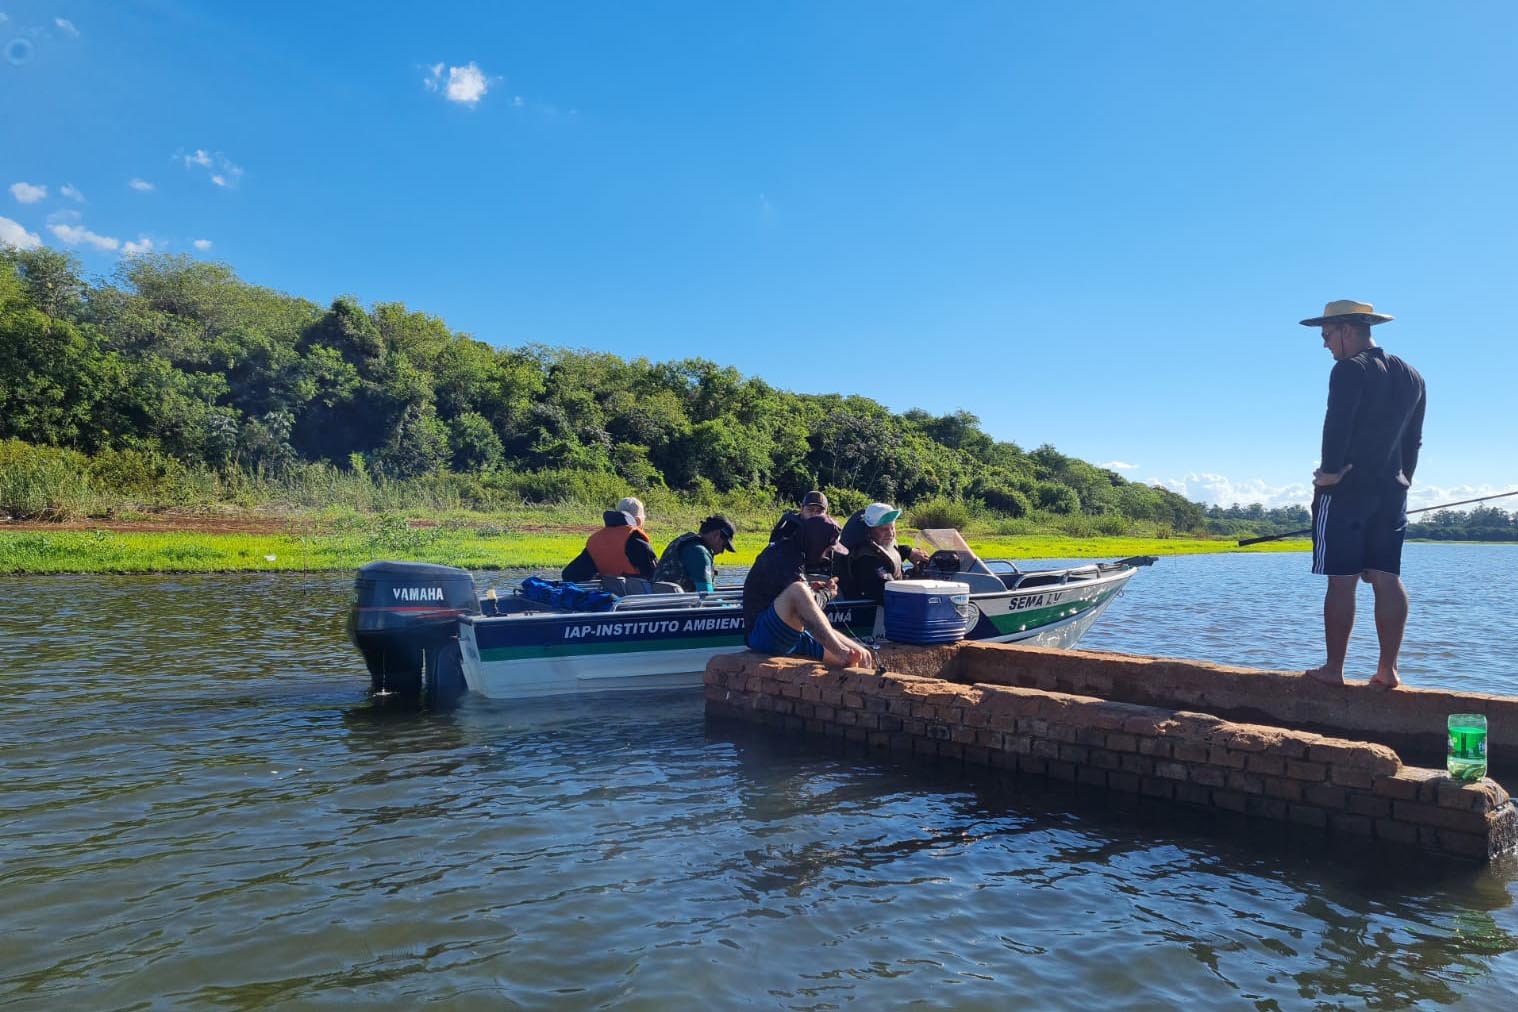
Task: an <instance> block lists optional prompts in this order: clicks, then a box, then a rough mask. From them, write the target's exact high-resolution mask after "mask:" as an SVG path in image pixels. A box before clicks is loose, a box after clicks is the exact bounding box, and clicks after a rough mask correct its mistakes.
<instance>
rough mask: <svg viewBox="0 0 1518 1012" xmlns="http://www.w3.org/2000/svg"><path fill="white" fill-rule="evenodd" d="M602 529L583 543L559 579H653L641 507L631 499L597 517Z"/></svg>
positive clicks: (650, 548) (654, 563) (653, 565)
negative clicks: (634, 577) (633, 577)
mask: <svg viewBox="0 0 1518 1012" xmlns="http://www.w3.org/2000/svg"><path fill="white" fill-rule="evenodd" d="M601 518H602V520H603V521H604V522H605V524H606V526H604V527H602V528H601V529H600V530H598V531H596V532H595V533H594V534H592V535H591V536H590V537H589V538H587V539H586V540H585V548H584V550H583V551H581V552H580V554H579V555H577V556H575V559H574V561H573V562H571V563H570V564H569V565H567V566H565V567H564V570H563V572H561V573H560V574H559V575H560V576H561V577H562V578H563V579H565V580H592V579H595V578H596V577H603V578H606V579H611V578H615V577H618V576H639V577H642V578H643V579H645V580H651V579H653V575H654V570H655V568H657V566H658V564H659V559H658V556H656V555H654V548H653V545H652V544H650V543H649V540H648V535H647V534H646V533H645V532H644V530H643V519H644V512H643V503H642V501H641V500H639V499H637V498H636V497H634V496H628V497H627V498H626V499H623V500H621V501H620V502H618V503H617V507H616V509H610V510H607V511H606V512H605V513H603V514H602V515H601Z"/></svg>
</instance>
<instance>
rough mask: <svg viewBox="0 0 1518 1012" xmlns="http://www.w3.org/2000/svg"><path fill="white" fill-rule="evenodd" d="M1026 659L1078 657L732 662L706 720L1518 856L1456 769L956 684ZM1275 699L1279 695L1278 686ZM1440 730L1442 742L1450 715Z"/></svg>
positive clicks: (1284, 732)
mask: <svg viewBox="0 0 1518 1012" xmlns="http://www.w3.org/2000/svg"><path fill="white" fill-rule="evenodd" d="M1027 653H1035V654H1060V655H1061V656H1062V657H1066V658H1068V657H1070V656H1071V654H1070V653H1069V652H1059V651H1028V650H1027V648H1022V647H1012V646H1001V645H994V644H954V645H950V646H941V647H899V646H898V647H888V648H887V649H886V650H885V651H884V654H883V659H884V660H885V662H886V664H887V666H888V668H889V669H890V670H888V671H887V672H886V673H884V674H879V675H877V674H874V673H872V672H869V671H865V670H863V669H858V668H852V669H846V670H842V671H839V670H830V669H828V668H825V667H823V666H822V665H820V664H815V663H813V662H810V661H804V660H797V659H790V658H769V657H764V656H762V655H759V654H753V653H740V654H729V655H724V656H719V657H716V658H714V659H713V660H712V661H711V662H710V663H709V664H708V665H707V669H706V707H707V713H708V715H710V716H714V717H722V718H729V719H736V720H741V721H746V722H750V723H758V724H763V725H767V726H770V727H775V728H779V729H783V730H787V731H792V732H798V733H807V734H814V735H823V736H828V737H833V738H841V739H845V740H847V741H852V742H857V743H859V744H861V745H865V746H869V747H873V748H879V749H884V750H890V751H892V752H897V753H909V754H913V755H921V756H930V757H934V758H937V759H947V760H959V761H963V762H968V763H974V764H976V765H980V766H986V767H991V768H998V769H1003V770H1009V771H1016V772H1018V773H1026V774H1035V775H1038V776H1043V777H1048V778H1050V779H1053V780H1063V781H1069V782H1072V783H1080V784H1089V785H1093V786H1096V787H1102V788H1106V789H1107V790H1111V791H1121V792H1125V793H1128V794H1133V795H1138V796H1141V797H1145V798H1153V799H1156V800H1157V801H1161V802H1170V803H1181V804H1188V805H1196V806H1202V807H1207V808H1213V809H1220V810H1226V811H1232V812H1240V813H1244V814H1246V815H1250V816H1256V817H1260V818H1266V819H1273V820H1278V821H1285V822H1293V823H1299V824H1302V825H1305V826H1311V827H1316V828H1318V829H1321V830H1325V831H1328V832H1332V833H1339V834H1351V835H1354V836H1358V837H1370V838H1374V839H1378V840H1384V841H1387V842H1389V843H1393V844H1400V845H1407V846H1412V847H1416V848H1420V849H1423V850H1428V851H1434V852H1437V853H1440V854H1445V855H1450V856H1454V857H1459V858H1465V859H1475V860H1487V859H1489V858H1492V857H1495V856H1497V855H1498V854H1501V853H1504V852H1507V851H1510V850H1513V849H1514V847H1515V846H1518V810H1515V808H1514V805H1513V802H1512V801H1511V800H1510V799H1509V797H1508V794H1507V792H1506V791H1505V790H1504V789H1503V788H1502V787H1501V785H1499V784H1498V783H1497V782H1496V781H1494V780H1491V779H1485V780H1481V781H1478V782H1476V783H1472V784H1464V783H1461V782H1459V781H1456V780H1451V779H1450V778H1449V777H1447V776H1445V775H1444V772H1443V770H1442V769H1422V768H1418V767H1414V766H1407V765H1404V764H1403V762H1402V760H1401V758H1400V757H1399V756H1398V754H1397V753H1396V752H1395V751H1393V750H1392V749H1391V748H1389V747H1388V746H1386V745H1383V744H1376V743H1373V742H1369V741H1363V740H1355V738H1353V737H1346V736H1334V735H1332V734H1325V733H1320V732H1319V731H1308V730H1301V729H1293V728H1290V727H1281V726H1273V725H1270V724H1261V723H1243V722H1238V721H1235V720H1228V719H1224V718H1223V717H1220V716H1215V715H1213V714H1209V713H1201V712H1195V711H1192V710H1188V709H1183V708H1177V707H1175V706H1167V705H1149V704H1146V703H1137V702H1126V701H1123V700H1117V699H1111V698H1102V697H1101V696H1100V695H1096V694H1079V693H1071V692H1064V691H1058V690H1055V689H1052V688H1036V687H1028V686H1023V685H1013V684H991V683H990V682H989V681H982V680H977V681H975V682H973V683H970V684H965V682H963V681H959V680H956V679H957V678H962V677H964V676H965V675H966V674H969V675H970V676H971V677H976V678H977V679H979V678H982V677H985V676H987V675H989V674H991V673H993V672H995V671H997V670H998V668H1000V669H1001V670H1002V671H1003V672H1005V671H1012V670H1018V669H1019V665H1023V668H1022V670H1026V666H1027V664H1028V663H1029V658H1028V656H1027ZM1081 656H1082V657H1083V658H1084V660H1083V662H1082V663H1081V665H1080V666H1081V667H1084V668H1087V669H1088V675H1087V676H1086V679H1087V681H1088V682H1089V681H1100V680H1101V678H1102V677H1103V676H1102V674H1101V670H1100V669H1101V666H1102V665H1103V664H1111V665H1114V666H1118V667H1121V666H1123V665H1127V666H1128V667H1127V669H1125V670H1129V671H1131V670H1132V669H1133V668H1132V662H1135V661H1143V660H1147V659H1145V658H1131V657H1126V656H1124V655H1116V654H1084V655H1081ZM999 660H1000V661H1002V662H1003V663H1002V664H1000V665H998V661H999ZM1034 663H1035V666H1036V663H1037V662H1036V661H1035V662H1034ZM1056 663H1057V664H1060V665H1063V664H1065V663H1066V661H1064V660H1060V661H1057V662H1056ZM1171 663H1181V662H1171ZM1230 670H1235V671H1243V670H1247V669H1230ZM1001 680H1004V681H1005V680H1010V679H1008V678H1003V679H1001ZM1194 689H1195V685H1194V684H1193V685H1192V687H1191V689H1188V690H1187V691H1193V690H1194ZM1261 689H1262V691H1264V692H1266V693H1267V694H1269V691H1270V690H1269V686H1268V684H1267V683H1265V682H1262V683H1261ZM1325 691H1327V692H1332V691H1335V690H1331V689H1325ZM1378 695H1379V696H1381V697H1382V698H1385V696H1386V695H1387V694H1385V693H1378ZM1236 708H1237V709H1250V710H1254V709H1255V707H1254V706H1253V705H1249V706H1242V705H1241V706H1239V707H1236ZM1476 712H1481V711H1480V710H1479V709H1478V710H1476ZM1438 719H1439V721H1440V725H1439V727H1440V728H1442V721H1443V719H1444V716H1443V714H1440V715H1439V717H1438Z"/></svg>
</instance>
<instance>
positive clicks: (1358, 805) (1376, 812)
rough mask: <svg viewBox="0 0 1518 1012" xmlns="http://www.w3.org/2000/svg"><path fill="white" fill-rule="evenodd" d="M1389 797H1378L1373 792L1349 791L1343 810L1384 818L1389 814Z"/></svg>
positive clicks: (1374, 817)
mask: <svg viewBox="0 0 1518 1012" xmlns="http://www.w3.org/2000/svg"><path fill="white" fill-rule="evenodd" d="M1391 805H1392V803H1391V799H1390V798H1378V797H1376V796H1375V795H1374V794H1364V793H1361V792H1360V791H1350V792H1349V794H1348V796H1347V797H1346V799H1345V803H1344V810H1345V811H1348V812H1353V813H1354V814H1356V815H1364V816H1368V817H1369V818H1372V819H1384V818H1387V817H1388V816H1390V815H1391Z"/></svg>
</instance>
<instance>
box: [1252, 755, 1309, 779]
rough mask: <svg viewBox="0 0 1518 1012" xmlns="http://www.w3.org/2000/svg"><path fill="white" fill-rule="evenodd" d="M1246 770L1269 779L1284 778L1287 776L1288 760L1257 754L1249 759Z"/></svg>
mask: <svg viewBox="0 0 1518 1012" xmlns="http://www.w3.org/2000/svg"><path fill="white" fill-rule="evenodd" d="M1292 761H1293V762H1295V761H1296V760H1292ZM1244 768H1245V769H1246V770H1248V771H1249V772H1251V773H1263V774H1264V775H1265V776H1267V777H1283V776H1285V775H1286V760H1285V759H1282V758H1281V757H1280V756H1277V755H1259V754H1257V755H1252V756H1250V757H1249V761H1248V762H1246V763H1245V764H1244Z"/></svg>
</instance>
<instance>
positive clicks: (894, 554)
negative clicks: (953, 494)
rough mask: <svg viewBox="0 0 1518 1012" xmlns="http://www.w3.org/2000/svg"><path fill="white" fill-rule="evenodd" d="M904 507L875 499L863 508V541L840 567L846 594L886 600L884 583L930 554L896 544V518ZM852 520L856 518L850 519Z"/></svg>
mask: <svg viewBox="0 0 1518 1012" xmlns="http://www.w3.org/2000/svg"><path fill="white" fill-rule="evenodd" d="M900 515H901V510H899V509H895V508H894V507H892V506H891V505H889V504H888V503H883V502H873V503H870V505H868V506H866V507H865V508H864V509H862V510H860V512H859V514H858V516H859V522H860V526H861V527H862V528H863V530H864V537H863V540H861V541H859V542H858V544H857V547H852V548H850V549H849V550H848V555H847V556H845V558H844V560H843V563H842V565H841V566H840V569H841V571H842V580H841V581H840V582H841V584H842V588H843V596H844V597H846V598H860V597H862V598H866V599H868V600H871V601H874V602H875V603H877V604H883V603H884V602H885V585H886V583H887V582H888V581H890V580H900V579H901V578H902V567H903V565H904V564H905V563H908V562H912V563H919V564H920V563H923V562H926V561H927V560H928V553H927V552H924V551H923V550H922V549H920V548H911V549H903V548H902V547H901V546H900V545H898V544H897V543H896V518H897V517H898V516H900ZM849 522H850V523H853V518H852V517H850V518H849Z"/></svg>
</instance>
